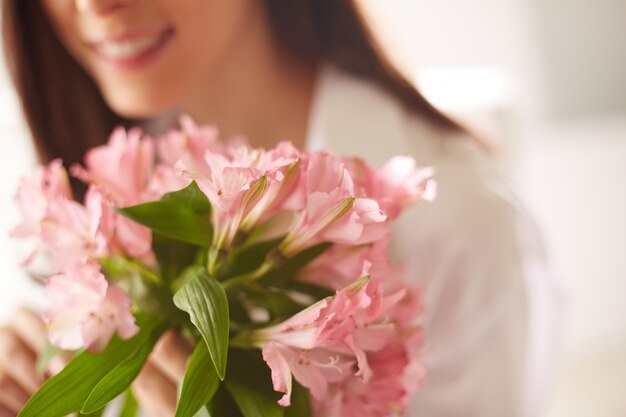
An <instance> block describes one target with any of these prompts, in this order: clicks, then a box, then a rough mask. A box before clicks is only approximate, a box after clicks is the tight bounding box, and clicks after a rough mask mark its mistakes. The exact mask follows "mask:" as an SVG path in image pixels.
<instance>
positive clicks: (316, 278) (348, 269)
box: [297, 238, 402, 292]
mask: <svg viewBox="0 0 626 417" xmlns="http://www.w3.org/2000/svg"><path fill="white" fill-rule="evenodd" d="M388 242H389V238H386V239H381V240H378V241H376V242H375V243H373V244H364V245H341V244H335V245H333V246H331V247H330V248H328V249H327V250H326V251H324V253H322V254H321V255H320V256H318V257H317V258H315V259H314V260H313V261H312V262H311V263H310V264H308V265H307V266H305V267H304V268H303V269H301V270H300V271H298V277H297V278H298V280H300V281H304V282H308V283H311V284H315V285H319V286H322V287H326V288H330V289H332V290H335V291H336V290H340V289H341V288H344V287H346V286H348V285H350V284H351V283H352V282H354V281H356V280H357V279H358V278H360V277H362V276H363V265H364V264H367V265H368V271H367V274H368V275H371V276H373V277H375V278H385V280H384V281H383V284H384V285H385V287H386V284H387V279H386V277H387V275H388V274H389V272H390V270H391V267H390V265H389V259H388V256H387V246H388ZM401 285H402V284H401V283H400V286H401ZM398 289H399V287H396V288H395V289H394V291H393V292H395V290H398Z"/></svg>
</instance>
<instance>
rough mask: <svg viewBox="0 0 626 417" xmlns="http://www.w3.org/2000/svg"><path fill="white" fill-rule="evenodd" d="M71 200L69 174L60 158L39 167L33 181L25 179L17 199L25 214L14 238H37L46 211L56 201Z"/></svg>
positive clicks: (14, 233)
mask: <svg viewBox="0 0 626 417" xmlns="http://www.w3.org/2000/svg"><path fill="white" fill-rule="evenodd" d="M71 198H72V191H71V189H70V183H69V180H68V178H67V172H66V171H65V168H63V165H62V162H61V160H60V159H55V160H54V161H52V162H51V163H50V164H48V165H46V166H42V167H39V168H38V169H37V172H36V173H35V175H34V176H33V177H32V178H22V180H21V181H20V185H19V187H18V189H17V193H16V195H15V200H16V201H17V204H18V206H19V209H20V211H21V213H22V221H21V223H20V224H19V225H18V226H17V227H15V229H13V231H12V232H11V236H13V237H31V236H37V235H38V234H39V231H40V224H39V223H40V222H41V219H43V217H44V215H45V214H46V208H47V207H48V204H50V202H52V201H55V200H68V199H71Z"/></svg>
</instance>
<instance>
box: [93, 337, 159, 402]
mask: <svg viewBox="0 0 626 417" xmlns="http://www.w3.org/2000/svg"><path fill="white" fill-rule="evenodd" d="M163 330H164V328H163V327H162V326H161V327H159V328H157V329H155V330H154V331H152V332H151V333H150V335H149V336H148V337H146V338H145V340H144V343H143V344H142V345H141V346H140V347H139V348H138V349H137V350H135V352H133V353H131V354H130V355H129V356H128V357H127V358H126V360H124V361H123V362H122V363H120V364H119V365H117V366H115V367H114V368H113V369H111V372H109V373H108V374H107V375H106V376H105V377H104V378H102V380H101V381H100V382H98V384H97V385H96V386H95V387H94V389H93V391H91V394H89V397H88V398H87V400H86V401H85V403H84V404H83V409H82V410H81V412H82V413H85V414H89V413H93V412H94V411H96V410H98V409H100V408H102V407H104V406H105V405H106V404H108V403H109V401H111V400H113V399H114V398H116V397H117V396H118V395H120V394H121V393H122V392H124V391H125V390H126V389H127V388H128V387H129V386H130V384H131V383H132V382H133V381H134V380H135V378H136V377H137V375H138V374H139V372H140V371H141V368H143V365H144V364H145V363H146V361H147V360H148V356H149V355H150V353H151V352H152V349H153V348H154V345H155V344H156V342H157V340H158V338H159V337H160V336H161V334H162V333H163Z"/></svg>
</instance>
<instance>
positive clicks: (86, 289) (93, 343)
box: [43, 262, 139, 351]
mask: <svg viewBox="0 0 626 417" xmlns="http://www.w3.org/2000/svg"><path fill="white" fill-rule="evenodd" d="M46 288H47V291H48V295H49V297H50V300H51V307H50V308H49V309H48V310H47V311H46V312H45V313H44V315H43V317H44V321H45V322H46V324H47V326H48V335H49V338H50V342H51V343H52V344H53V345H55V346H58V347H60V348H61V349H80V348H82V347H88V348H89V349H90V350H91V351H99V350H102V349H103V348H104V347H105V346H106V345H107V344H108V343H109V340H110V339H111V337H112V336H113V334H114V333H115V332H117V333H118V334H119V335H120V337H122V338H123V339H128V338H130V337H131V336H133V335H134V334H136V333H137V332H138V331H139V328H138V327H137V326H136V325H135V318H134V317H133V315H132V314H131V311H130V308H131V300H130V299H129V298H128V296H127V295H126V293H124V291H123V290H122V289H121V288H120V287H117V286H115V285H109V284H108V282H107V280H106V279H105V277H104V275H102V273H101V272H100V267H99V265H98V264H97V263H95V262H89V263H86V264H77V265H74V266H72V267H70V268H69V269H68V270H67V273H66V274H64V275H56V276H53V277H51V278H49V279H48V282H47V284H46Z"/></svg>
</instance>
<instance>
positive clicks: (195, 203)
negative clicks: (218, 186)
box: [161, 181, 211, 217]
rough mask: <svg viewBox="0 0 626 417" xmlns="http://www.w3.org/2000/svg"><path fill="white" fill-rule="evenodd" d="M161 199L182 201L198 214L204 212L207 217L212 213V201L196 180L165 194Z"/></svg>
mask: <svg viewBox="0 0 626 417" xmlns="http://www.w3.org/2000/svg"><path fill="white" fill-rule="evenodd" d="M161 201H173V202H175V203H181V204H184V205H185V206H187V207H189V208H190V209H191V210H193V211H194V212H196V213H198V214H203V215H205V216H207V217H208V216H210V215H211V202H210V201H209V199H208V198H207V196H206V194H204V193H203V192H202V190H201V189H200V187H198V184H197V183H196V182H195V181H191V183H190V184H189V185H188V186H187V187H185V188H183V189H182V190H179V191H173V192H171V193H167V194H164V195H163V197H161Z"/></svg>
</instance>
